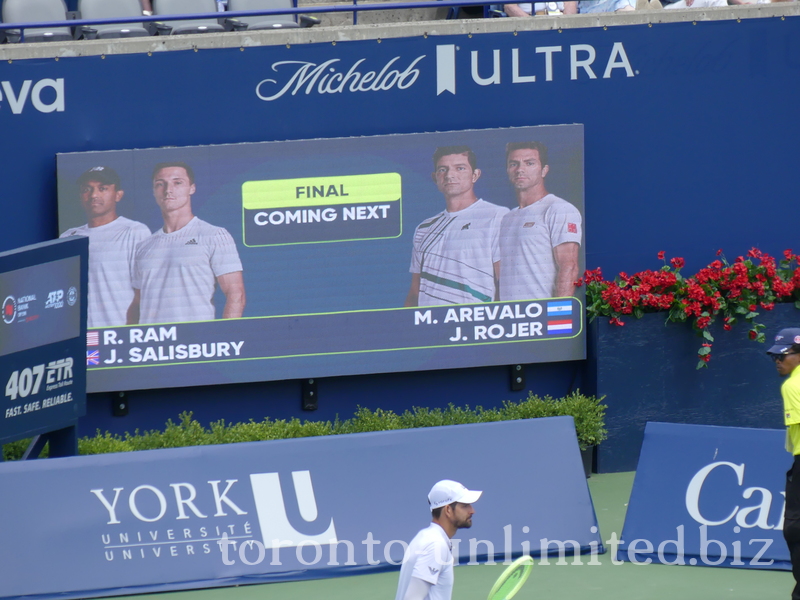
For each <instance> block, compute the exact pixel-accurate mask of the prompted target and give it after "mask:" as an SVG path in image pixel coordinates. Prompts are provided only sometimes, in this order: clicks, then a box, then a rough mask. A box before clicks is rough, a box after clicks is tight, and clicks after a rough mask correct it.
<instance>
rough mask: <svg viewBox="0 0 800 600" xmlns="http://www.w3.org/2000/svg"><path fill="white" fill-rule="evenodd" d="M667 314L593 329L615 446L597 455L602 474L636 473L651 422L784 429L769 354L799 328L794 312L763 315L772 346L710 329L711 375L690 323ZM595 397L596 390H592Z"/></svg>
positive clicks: (604, 322) (593, 355)
mask: <svg viewBox="0 0 800 600" xmlns="http://www.w3.org/2000/svg"><path fill="white" fill-rule="evenodd" d="M665 320H666V313H652V314H646V315H645V316H644V317H643V318H642V319H635V318H632V317H629V318H626V319H625V325H624V326H623V327H619V326H616V325H610V324H609V322H608V319H606V318H598V319H596V320H595V321H594V322H592V323H591V324H590V327H589V366H590V373H591V375H592V376H593V377H596V381H595V382H594V384H595V385H594V386H592V387H594V389H595V390H596V393H597V395H598V396H606V398H605V403H606V404H607V406H608V410H607V412H606V427H607V428H608V440H606V441H605V442H603V443H602V444H600V446H598V448H597V471H598V472H599V473H609V472H619V471H632V470H634V469H636V464H637V462H638V457H639V449H640V447H641V444H642V439H643V434H644V426H645V423H646V422H647V421H663V422H670V423H692V424H701V425H725V426H735V427H760V428H773V429H774V428H782V427H783V420H782V405H781V396H780V384H781V381H782V380H781V379H780V378H779V377H778V376H777V374H776V372H775V367H774V366H773V364H772V361H771V360H770V359H769V358H768V357H767V356H766V354H765V352H766V350H767V348H768V347H769V341H770V340H771V339H772V337H773V336H774V335H775V333H776V332H777V331H778V330H779V329H781V328H782V327H788V326H795V327H796V326H798V325H800V311H798V310H797V309H795V308H794V305H793V304H778V305H776V306H775V309H774V310H772V311H764V310H762V311H760V315H759V317H758V319H757V320H758V321H759V322H760V323H763V324H764V325H765V326H766V329H765V333H766V334H767V343H766V344H760V343H757V342H754V341H752V340H750V339H748V337H747V328H746V327H744V326H741V325H740V326H736V327H734V329H733V330H732V331H722V327H721V325H720V324H719V323H717V324H715V325H714V326H712V328H711V329H710V331H711V333H712V334H713V335H714V337H715V339H716V341H715V343H714V347H713V349H712V358H711V362H710V363H709V368H707V369H701V370H697V369H696V365H697V350H698V349H699V347H700V344H701V343H702V340H701V338H699V337H698V336H697V335H695V333H694V332H693V331H692V329H691V326H690V325H689V324H688V323H681V324H677V323H666V324H665ZM590 389H591V388H590Z"/></svg>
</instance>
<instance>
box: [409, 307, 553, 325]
mask: <svg viewBox="0 0 800 600" xmlns="http://www.w3.org/2000/svg"><path fill="white" fill-rule="evenodd" d="M446 310H447V313H446V314H445V316H444V321H443V322H444V323H467V322H473V321H500V320H503V319H526V318H528V319H535V318H537V317H540V316H542V314H543V312H544V309H543V308H542V305H541V304H539V303H538V302H530V303H528V304H505V305H499V304H492V305H486V306H459V307H458V308H448V309H446ZM432 315H433V313H432V309H428V310H415V311H414V325H421V324H426V325H436V324H437V323H439V320H438V319H434V318H433V316H432Z"/></svg>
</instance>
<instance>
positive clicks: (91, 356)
mask: <svg viewBox="0 0 800 600" xmlns="http://www.w3.org/2000/svg"><path fill="white" fill-rule="evenodd" d="M99 364H100V350H87V351H86V366H87V367H88V366H90V365H99Z"/></svg>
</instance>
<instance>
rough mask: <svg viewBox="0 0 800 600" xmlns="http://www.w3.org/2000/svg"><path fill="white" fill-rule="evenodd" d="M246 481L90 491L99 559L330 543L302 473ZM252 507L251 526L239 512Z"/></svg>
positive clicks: (330, 533) (326, 520) (328, 528)
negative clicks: (96, 511) (98, 522)
mask: <svg viewBox="0 0 800 600" xmlns="http://www.w3.org/2000/svg"><path fill="white" fill-rule="evenodd" d="M249 483H250V490H248V489H247V485H246V484H245V483H244V482H240V481H239V480H238V479H227V480H225V481H224V482H223V481H222V480H219V479H218V480H209V481H205V482H203V483H202V484H200V483H192V482H186V481H182V482H174V483H169V484H166V485H151V484H148V483H143V484H140V485H136V486H134V487H131V488H128V487H125V486H119V487H114V488H111V489H106V488H97V489H92V490H90V493H91V494H93V495H94V496H95V497H96V499H97V500H98V501H99V504H100V506H102V509H104V510H103V522H104V531H103V532H102V533H101V536H100V537H101V541H102V544H103V552H104V556H105V560H106V561H108V562H112V561H122V562H126V561H137V560H158V559H161V558H167V557H179V556H183V557H185V558H187V559H189V560H191V559H194V558H195V557H198V556H202V555H210V554H216V555H219V553H220V551H221V552H222V553H223V556H227V552H228V550H232V551H233V552H234V553H236V552H241V551H240V549H239V546H248V547H250V548H252V547H253V545H254V544H255V545H257V546H258V547H259V548H261V549H262V551H263V549H269V548H276V549H280V548H292V547H303V546H306V545H309V544H311V545H317V544H318V545H327V544H337V543H338V539H337V536H336V528H335V525H334V521H333V518H332V517H329V516H325V515H323V514H322V512H321V511H320V510H319V508H318V506H317V500H316V496H315V494H314V487H313V484H312V481H311V473H310V472H309V471H292V472H291V474H290V475H289V474H286V473H283V474H281V473H253V474H251V475H250V481H249ZM251 502H252V504H251ZM253 505H255V510H256V515H255V517H256V519H257V523H253V522H252V519H253V515H252V514H250V512H249V511H248V510H247V508H249V507H250V506H253ZM259 533H260V538H261V539H260V540H259V539H258V538H259V535H258V534H259Z"/></svg>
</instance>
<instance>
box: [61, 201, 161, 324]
mask: <svg viewBox="0 0 800 600" xmlns="http://www.w3.org/2000/svg"><path fill="white" fill-rule="evenodd" d="M73 235H83V236H87V237H88V238H89V286H88V294H89V303H88V310H87V312H88V323H87V326H88V327H89V328H90V329H91V328H94V327H115V326H119V325H125V322H126V320H127V313H128V307H129V306H130V305H131V300H133V285H132V283H131V277H132V275H131V273H132V270H133V257H134V255H135V253H136V247H137V246H138V245H139V244H140V243H141V242H143V241H144V240H146V239H147V238H149V237H150V230H149V229H148V228H147V226H145V225H144V224H142V223H139V222H138V221H132V220H130V219H126V218H125V217H117V218H116V219H114V220H113V221H111V223H106V224H105V225H100V226H99V227H89V225H81V226H80V227H73V228H72V229H67V230H66V231H65V232H64V233H62V234H61V237H62V238H65V237H70V236H73Z"/></svg>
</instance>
